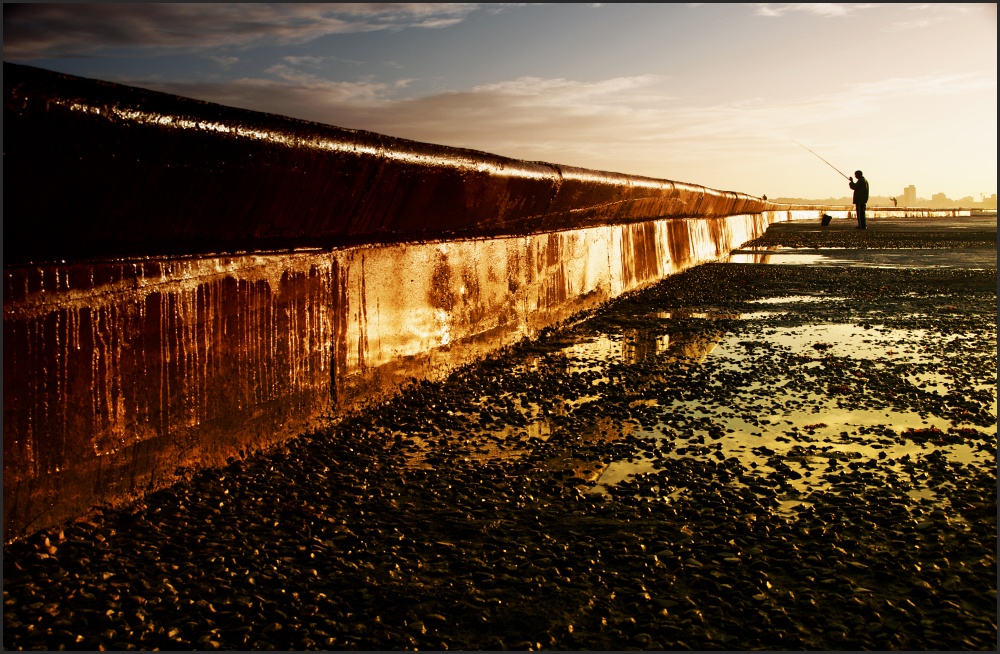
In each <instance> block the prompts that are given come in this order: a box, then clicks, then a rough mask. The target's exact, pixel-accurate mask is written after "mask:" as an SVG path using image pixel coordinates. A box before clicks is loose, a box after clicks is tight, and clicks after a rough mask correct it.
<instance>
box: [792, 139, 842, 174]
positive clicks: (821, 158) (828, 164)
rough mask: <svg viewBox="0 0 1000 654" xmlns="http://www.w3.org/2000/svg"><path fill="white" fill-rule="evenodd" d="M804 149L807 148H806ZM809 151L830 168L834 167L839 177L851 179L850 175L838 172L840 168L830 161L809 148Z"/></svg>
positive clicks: (796, 142)
mask: <svg viewBox="0 0 1000 654" xmlns="http://www.w3.org/2000/svg"><path fill="white" fill-rule="evenodd" d="M791 141H792V143H795V144H796V145H802V144H801V143H799V142H798V141H796V140H795V139H791ZM802 147H803V148H806V146H804V145H802ZM806 150H809V148H806ZM809 152H812V153H813V154H814V155H815V156H816V158H818V159H819V160H820V161H822V162H823V163H825V164H826V165H827V166H829V167H830V168H833V169H834V170H836V171H837V172H838V173H840V176H841V177H843V178H844V179H846V180H847V181H849V182H850V181H852V180H851V177H850V176H849V175H845V174H844V173H841V172H840V170H838V169H837V167H836V166H834V165H833V164H832V163H830V162H829V161H827V160H826V159H824V158H823V157H821V156H819V155H818V154H816V153H815V152H813V151H812V150H809Z"/></svg>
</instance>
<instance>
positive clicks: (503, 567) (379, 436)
mask: <svg viewBox="0 0 1000 654" xmlns="http://www.w3.org/2000/svg"><path fill="white" fill-rule="evenodd" d="M994 230H995V227H994ZM833 231H837V230H833ZM840 231H844V233H843V234H842V235H841V234H839V233H838V234H837V235H836V236H830V237H826V238H828V239H834V240H833V241H822V238H824V237H822V236H817V235H816V234H817V232H816V231H815V230H812V231H811V232H810V231H808V230H801V229H798V228H794V227H793V226H788V227H787V228H785V230H784V231H782V230H781V229H775V228H774V227H772V230H771V231H769V232H768V235H767V236H766V237H765V238H764V239H763V241H762V242H761V243H758V244H750V246H749V247H752V246H754V245H758V246H760V245H772V246H773V245H782V246H788V245H796V246H808V247H812V246H818V245H821V244H823V243H828V242H829V243H833V242H834V241H836V242H840V243H847V242H851V243H855V244H856V243H858V242H859V240H858V239H862V241H863V239H865V238H866V235H864V234H861V235H859V234H857V233H854V232H846V231H845V230H840ZM868 231H869V232H872V231H873V230H868ZM826 233H827V234H830V233H831V232H826ZM810 234H811V235H810ZM994 234H995V231H994ZM874 238H875V237H871V239H874ZM883 238H884V237H883ZM956 238H958V239H959V240H961V239H962V238H969V237H968V236H961V237H956ZM896 240H898V239H896ZM925 240H926V241H927V243H925V244H924V245H913V244H914V243H917V242H919V241H920V239H919V238H916V237H912V236H907V237H906V243H907V244H906V247H935V242H936V243H938V246H940V239H939V238H938V237H936V236H927V237H926V239H925ZM953 240H954V239H953ZM980 240H982V239H980ZM867 242H868V243H869V244H871V243H872V242H873V241H872V240H869V241H867ZM893 243H894V241H893ZM869 246H870V247H880V246H879V245H877V244H873V245H869ZM893 246H894V245H892V244H890V245H884V247H893ZM994 246H995V239H994ZM960 247H961V246H960ZM996 307H997V295H996V269H995V268H992V269H987V270H969V269H961V268H948V267H937V268H872V267H869V268H864V267H851V266H801V265H758V264H733V263H718V264H708V265H703V266H699V267H697V268H695V269H692V270H690V271H688V272H686V273H683V274H680V275H677V276H674V277H671V278H668V279H666V280H664V281H663V282H661V283H660V284H658V285H656V286H655V287H653V288H650V289H647V290H645V291H643V292H640V293H636V294H632V295H629V296H627V297H623V298H620V299H618V300H616V301H614V302H612V303H611V304H610V305H608V306H606V307H604V308H602V309H601V310H600V311H597V312H595V313H594V314H592V315H590V316H587V317H586V318H585V319H582V320H579V321H577V322H575V323H574V324H571V325H565V326H563V327H562V328H560V329H554V330H550V331H547V332H546V333H544V334H542V336H541V337H540V338H539V339H537V340H535V341H533V342H530V343H523V344H521V345H519V346H517V347H513V348H509V349H507V350H505V351H503V352H501V353H499V354H497V355H496V356H493V357H491V358H490V359H488V360H486V361H483V362H480V363H479V364H476V365H473V366H468V367H466V368H463V369H461V370H458V371H456V372H455V373H454V374H453V375H451V376H450V377H449V378H448V379H447V380H445V381H443V382H439V383H427V382H425V383H419V384H415V385H413V386H412V387H410V388H409V389H408V390H407V391H406V392H404V393H403V394H402V395H400V396H398V397H397V398H396V399H394V400H393V401H391V402H389V403H387V404H385V405H383V406H380V407H378V408H376V409H373V410H370V411H366V412H363V413H359V414H356V415H352V416H349V417H346V418H343V419H341V420H339V421H337V422H336V423H332V424H331V425H330V426H329V428H327V429H325V430H321V431H319V432H316V433H312V434H308V435H305V436H302V437H300V438H298V439H295V440H294V441H291V442H289V443H287V444H286V445H285V446H283V447H282V448H280V449H279V450H276V451H273V452H268V453H257V454H254V455H250V456H247V457H246V458H244V459H242V460H236V461H232V462H231V463H230V465H229V466H227V467H226V468H224V469H221V470H213V471H203V472H199V473H196V474H184V475H183V476H181V477H179V482H178V484H177V485H176V486H174V487H172V488H169V489H166V490H164V491H161V492H157V493H155V494H152V495H150V496H148V497H147V498H146V500H145V502H144V503H143V504H142V505H139V506H135V507H131V508H129V509H127V510H123V511H108V512H104V513H102V512H95V513H94V514H93V515H90V516H88V517H87V518H85V519H80V520H77V521H74V522H73V523H70V524H67V525H65V526H64V527H63V528H62V529H50V530H47V531H45V532H40V533H37V534H34V535H32V536H31V537H29V538H27V539H26V540H24V541H22V542H17V543H12V544H9V545H7V546H5V548H4V646H5V648H7V649H37V648H42V649H50V650H56V649H88V650H94V649H154V648H159V649H172V650H177V649H382V650H388V649H433V650H443V649H469V650H475V649H580V648H586V649H597V650H601V649H604V650H608V649H646V650H665V649H699V650H707V649H728V650H733V649H768V650H780V649H810V650H812V649H876V650H887V649H891V650H898V649H949V650H950V649H963V650H964V649H975V650H980V649H982V650H993V649H995V648H996V646H997V624H996V608H997V597H996V588H997V582H996V579H997V569H996V543H997V523H996V512H997V505H996V499H997V479H996V470H997V468H996V465H997V460H996V447H997V436H996V427H997V422H996V372H997V369H996V356H997V350H996V347H997V331H996V322H995V317H996Z"/></svg>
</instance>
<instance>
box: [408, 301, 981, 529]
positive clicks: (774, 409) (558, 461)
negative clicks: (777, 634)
mask: <svg viewBox="0 0 1000 654" xmlns="http://www.w3.org/2000/svg"><path fill="white" fill-rule="evenodd" d="M843 299H844V298H840V297H820V296H806V295H799V296H788V297H783V298H773V299H767V300H763V301H761V302H760V303H761V304H785V303H800V302H801V303H807V302H824V301H843ZM772 315H774V313H773V312H759V313H756V314H733V313H724V312H721V311H711V310H707V311H676V310H672V311H662V312H655V313H653V314H649V315H648V316H646V318H651V317H652V318H657V319H661V320H668V321H683V320H690V319H700V320H704V319H708V320H721V319H739V320H746V321H748V322H744V323H742V324H741V326H740V329H739V331H737V332H734V333H725V332H722V331H712V332H709V333H707V334H705V333H700V334H697V335H695V334H688V333H681V334H654V333H650V331H651V330H649V329H630V330H625V332H624V333H622V334H618V335H616V336H608V335H598V336H587V337H581V338H580V339H579V340H577V341H576V342H573V343H569V344H567V345H565V346H564V347H562V348H560V349H558V350H555V351H553V352H550V353H548V354H546V355H542V356H527V357H526V358H525V360H524V362H523V363H522V364H519V365H517V366H515V370H514V371H513V372H512V374H523V373H525V372H528V371H532V372H534V371H542V372H543V373H548V372H552V371H557V372H561V373H568V374H572V375H584V376H586V377H587V378H588V379H589V381H590V384H591V388H592V392H591V393H588V394H584V395H581V396H578V397H575V398H574V399H566V398H558V397H553V398H552V401H549V402H546V401H545V400H543V401H541V403H539V402H527V401H520V400H518V399H517V398H514V397H511V398H510V399H511V402H512V405H513V408H514V409H515V411H516V412H517V413H518V414H519V415H521V416H522V417H523V419H524V421H525V422H526V426H521V427H518V426H510V425H505V424H503V423H502V421H498V422H497V423H496V424H494V425H484V426H482V430H481V431H479V432H478V434H477V435H472V436H471V437H470V436H469V435H468V434H463V435H462V438H465V439H466V441H464V442H461V446H460V447H459V449H458V451H459V456H461V457H465V458H466V459H467V460H492V459H517V458H522V457H530V456H534V447H533V446H534V445H536V444H537V443H538V442H545V441H549V440H550V438H551V437H552V436H553V435H554V434H558V433H560V432H563V433H565V431H566V428H565V427H563V426H561V425H565V424H566V421H565V419H563V420H560V419H559V418H565V416H567V415H568V414H569V412H570V411H571V410H573V411H578V410H579V409H581V408H586V407H587V406H589V405H595V406H596V408H598V409H599V408H600V404H601V403H602V402H603V401H605V396H606V394H607V393H608V392H613V393H615V394H616V395H620V394H621V392H622V391H623V390H624V391H625V392H626V393H635V392H636V391H637V390H638V388H639V387H640V386H642V387H647V386H648V387H651V388H655V387H656V386H657V385H658V384H659V385H660V386H663V385H664V384H666V385H669V384H672V383H679V384H683V383H685V380H684V379H680V378H677V375H678V374H679V373H678V372H677V371H676V369H674V370H673V371H672V372H668V371H667V370H666V367H669V366H667V364H668V363H674V362H677V363H683V364H701V365H704V366H706V367H705V368H700V373H701V375H702V378H703V379H704V378H706V377H707V378H710V379H711V380H712V383H717V382H718V383H725V382H724V381H723V380H722V378H719V377H716V374H717V373H718V372H734V371H738V372H740V373H745V372H746V371H747V370H753V369H754V367H755V366H756V365H758V364H759V357H762V356H763V357H764V358H765V359H767V358H769V357H772V356H775V355H777V356H780V357H787V356H788V355H792V356H794V357H795V359H796V361H797V362H798V363H797V367H798V368H799V369H800V370H804V371H808V370H809V369H810V368H817V367H820V366H837V365H838V364H843V363H845V362H847V363H849V364H851V370H855V369H857V363H858V362H868V363H867V364H865V365H864V366H863V370H864V371H865V372H866V373H868V374H871V373H872V372H876V373H877V371H878V370H880V369H890V368H891V369H892V371H893V373H894V374H897V375H900V376H901V377H902V378H903V379H904V380H906V381H907V382H909V384H911V385H912V386H911V388H921V389H922V390H924V391H925V392H938V393H941V394H944V393H946V392H949V391H951V390H953V389H956V388H958V387H957V386H956V384H957V382H956V379H957V377H956V376H955V371H954V370H952V369H951V368H949V367H948V366H949V364H947V363H946V362H945V361H944V360H943V359H942V358H941V355H940V351H941V347H942V346H944V347H946V348H948V349H949V350H954V349H956V347H955V346H958V345H961V346H963V347H964V346H965V344H964V343H962V342H960V341H962V339H966V338H973V340H977V339H976V338H975V337H974V336H968V335H964V334H957V335H952V336H946V337H942V336H941V335H939V334H934V335H932V334H930V333H929V332H928V331H927V330H923V329H893V328H889V327H885V326H883V325H867V326H862V325H855V324H810V325H800V326H792V327H772V326H770V325H768V324H766V322H764V321H763V320H762V319H766V318H767V317H768V316H772ZM931 339H934V340H933V341H932V340H931ZM956 339H957V341H956ZM953 341H954V342H953ZM930 345H934V346H935V348H932V347H930ZM762 348H763V351H761V349H762ZM772 353H773V354H772ZM994 354H995V353H994ZM653 357H656V358H657V362H658V363H662V364H663V365H664V366H665V368H664V369H663V372H662V373H659V372H651V373H649V375H640V379H635V378H632V380H631V382H630V386H629V387H627V388H625V387H623V386H622V383H621V378H620V377H619V376H618V375H617V374H616V373H615V372H614V371H613V367H614V366H618V365H622V364H635V363H639V362H643V361H646V360H649V359H650V358H653ZM848 360H849V361H848ZM924 366H925V367H924ZM913 368H916V370H914V369H913ZM774 374H775V373H774V372H773V371H772V372H770V373H767V375H771V376H773V375H774ZM658 375H664V376H665V378H663V377H661V376H658ZM767 375H765V377H764V378H763V379H762V380H753V381H749V382H747V383H744V384H743V385H742V386H740V387H739V388H738V389H736V390H735V391H734V389H732V388H728V389H727V390H728V391H729V393H728V395H729V396H731V399H730V400H728V401H729V402H730V403H731V404H734V405H735V404H738V405H739V406H726V405H724V404H722V403H721V401H720V400H717V399H715V398H714V397H713V394H712V391H711V389H710V388H709V389H707V390H705V391H704V392H703V393H700V394H699V395H698V397H696V398H695V399H693V400H690V401H684V400H678V399H671V400H666V401H665V402H669V404H665V403H664V404H661V402H660V400H657V399H650V398H649V397H648V396H647V397H641V398H639V397H636V398H635V400H634V401H632V402H631V403H630V406H632V407H639V408H642V407H651V408H653V410H655V411H658V412H659V413H660V414H661V417H660V419H659V420H658V421H657V422H656V423H655V424H653V425H652V426H650V424H649V423H648V422H647V423H644V424H646V427H640V426H639V423H638V421H636V420H629V419H625V420H622V419H617V420H612V419H609V418H606V417H604V416H602V415H600V411H597V412H590V413H588V412H587V411H580V412H579V413H578V414H577V415H578V417H577V418H575V419H574V426H573V434H574V436H577V437H578V438H577V439H576V443H577V444H578V445H579V444H583V445H587V444H596V443H602V442H608V441H614V440H618V439H622V438H630V439H639V441H640V442H643V443H644V444H645V445H644V447H643V448H640V450H641V451H640V452H639V453H637V454H636V455H634V456H632V458H630V459H622V458H618V459H615V460H610V461H609V460H607V459H605V460H604V461H593V460H590V461H585V460H583V459H580V458H577V457H576V456H574V454H573V452H572V451H571V448H569V447H567V448H566V449H565V450H560V449H559V448H553V447H549V448H546V449H545V450H544V452H545V456H546V457H547V458H545V459H543V460H539V461H536V462H535V463H536V465H538V466H539V467H540V468H543V469H550V470H560V471H563V472H565V473H566V474H568V475H570V476H571V477H574V478H577V479H581V480H584V481H587V482H591V483H593V485H592V486H591V487H590V488H589V492H592V493H607V492H608V489H609V488H610V487H612V486H614V485H615V484H617V483H619V482H622V481H627V480H629V479H631V478H634V477H636V476H641V475H645V474H651V473H659V474H660V475H662V471H663V470H669V466H670V461H671V460H674V459H679V458H683V457H694V458H697V459H702V460H705V459H706V458H708V460H711V458H714V459H715V460H720V461H721V460H727V459H731V458H735V459H736V460H737V461H739V463H740V464H741V465H742V466H743V467H744V468H745V473H744V474H746V475H749V476H750V477H758V478H759V477H767V476H772V477H773V476H775V475H778V474H780V475H781V476H782V477H783V478H784V479H785V481H786V482H787V483H788V484H789V485H790V486H791V487H792V488H793V489H794V492H793V493H792V494H791V495H790V496H788V497H783V498H780V501H779V504H778V507H777V509H776V510H778V511H780V512H789V511H794V509H795V508H796V507H798V506H799V505H801V504H803V503H808V496H809V494H810V493H811V492H812V491H814V490H817V489H824V490H825V489H829V488H830V487H831V485H832V481H831V479H830V478H828V476H830V475H833V476H834V478H836V476H837V475H839V474H840V473H841V472H845V471H846V472H853V471H854V470H855V469H857V470H861V471H862V473H863V474H869V473H868V472H867V470H868V469H867V466H868V465H869V462H872V463H878V465H877V466H875V465H872V472H871V473H870V474H871V475H872V479H871V480H869V481H870V482H877V483H882V484H893V485H896V484H898V485H901V486H902V487H904V488H905V489H906V492H907V493H908V494H909V495H910V496H911V497H913V498H914V499H916V500H921V499H925V500H933V499H934V497H935V495H936V493H937V490H938V489H931V488H928V487H926V486H925V485H923V484H921V483H920V482H919V480H917V479H912V478H911V476H910V471H911V470H912V468H908V466H909V465H910V464H911V463H913V462H915V461H920V460H921V459H926V458H927V457H930V456H937V455H938V454H942V455H944V456H945V457H946V458H947V460H948V461H949V462H951V463H960V464H963V465H973V466H991V467H992V466H995V463H996V449H995V448H996V432H997V429H996V424H995V423H994V425H993V426H992V427H991V428H983V427H979V426H976V425H974V424H972V423H964V422H961V421H958V420H951V419H949V418H940V417H936V416H933V415H929V414H928V413H922V412H919V411H901V410H899V409H896V408H892V407H886V408H885V409H883V410H873V409H870V408H864V407H858V408H853V407H844V406H842V405H841V404H840V403H841V402H842V401H843V399H844V396H841V395H837V394H831V393H830V392H829V389H828V388H827V387H826V386H827V382H828V381H829V380H827V381H822V382H817V384H819V385H820V386H821V388H820V390H819V391H818V392H806V393H803V392H796V391H791V390H789V391H782V390H781V389H782V388H783V387H784V386H785V385H786V384H787V383H789V381H791V377H790V376H789V374H781V373H780V372H779V373H777V375H778V377H777V379H772V378H769V377H768V376H767ZM647 377H648V378H647ZM654 377H655V378H654ZM743 378H744V379H745V377H743ZM848 379H850V378H849V377H848ZM800 381H801V380H800ZM995 381H996V380H995V377H994V379H993V380H992V386H989V385H986V386H983V385H982V384H981V383H978V384H975V387H976V388H983V389H986V390H990V391H991V392H992V391H994V390H995ZM965 383H966V384H968V383H969V382H968V380H965ZM578 392H579V387H577V390H575V391H574V393H578ZM733 392H735V395H733ZM620 399H621V398H620V397H617V398H616V402H617V401H618V400H620ZM617 403H620V402H617ZM496 404H497V402H496V398H486V397H483V398H480V406H481V407H486V406H493V407H495V406H496ZM996 411H997V403H996V395H995V394H994V395H993V403H992V412H993V415H994V416H995V415H996ZM469 416H470V419H471V421H472V422H473V423H475V422H477V421H478V418H476V416H475V411H473V412H470V414H469ZM588 416H589V418H588ZM955 429H967V430H972V429H975V430H976V431H977V432H978V433H980V434H985V435H986V436H987V437H988V439H987V443H985V444H984V443H983V442H981V441H976V440H972V439H971V438H970V439H967V442H951V443H949V442H945V441H941V442H937V441H936V440H935V439H934V438H913V437H912V435H911V436H907V435H906V434H904V432H906V431H907V430H916V431H918V432H921V433H924V434H929V435H933V434H934V433H935V432H934V431H933V430H938V432H937V433H942V434H947V433H948V431H949V430H955ZM969 433H970V434H971V432H969ZM413 438H414V440H415V441H417V442H419V443H420V445H421V447H420V448H419V451H417V452H415V453H414V456H413V457H412V460H411V463H412V465H415V466H416V465H422V466H426V465H434V464H435V463H438V462H437V461H435V460H434V459H433V455H434V448H433V442H427V441H421V440H420V438H419V437H413ZM437 438H439V437H436V438H430V439H429V440H430V441H435V440H437ZM990 439H991V440H990ZM938 440H940V439H938ZM452 445H454V441H453V442H452ZM560 452H562V453H560ZM428 457H430V458H428ZM709 457H711V458H709ZM831 462H832V465H831ZM772 464H777V466H778V468H779V469H776V468H775V467H772ZM876 476H877V478H876ZM666 479H669V477H666ZM665 483H668V484H669V482H668V481H667V482H665ZM685 492H686V490H685V489H684V488H678V489H675V490H673V491H671V492H669V493H665V495H666V496H667V497H668V498H669V497H675V498H676V497H677V496H679V495H680V494H683V493H685Z"/></svg>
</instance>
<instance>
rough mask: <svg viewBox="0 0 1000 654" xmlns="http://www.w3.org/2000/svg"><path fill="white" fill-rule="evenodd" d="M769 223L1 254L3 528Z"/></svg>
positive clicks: (109, 490) (365, 397) (476, 346)
mask: <svg viewBox="0 0 1000 654" xmlns="http://www.w3.org/2000/svg"><path fill="white" fill-rule="evenodd" d="M767 224H768V217H767V216H764V215H750V216H732V217H728V218H713V219H701V220H661V221H652V222H647V223H637V224H632V225H612V226H601V227H593V228H587V229H580V230H572V231H566V232H559V233H554V234H538V235H530V236H524V237H510V238H497V239H482V240H466V241H453V242H447V243H431V244H408V245H395V246H383V247H359V248H351V249H345V250H338V251H334V252H326V253H323V252H315V251H314V252H301V253H292V254H274V255H245V256H232V257H214V258H213V257H208V258H201V259H199V258H178V259H147V260H138V261H134V262H133V261H128V262H123V261H118V262H104V263H90V264H65V265H46V266H22V267H8V268H5V269H4V278H5V279H4V283H5V296H4V500H5V501H4V525H5V534H7V535H8V536H7V537H8V538H9V537H10V535H12V534H14V533H16V532H17V531H19V530H22V529H25V528H29V527H31V528H37V527H39V526H42V525H44V524H51V523H52V522H53V521H55V520H59V519H61V518H64V517H69V516H72V515H75V514H79V513H82V512H83V510H85V509H86V508H87V507H89V506H91V505H93V504H94V503H96V502H100V501H117V500H120V499H123V498H127V497H129V496H134V495H135V494H136V493H139V492H141V491H143V490H145V489H149V488H155V487H157V486H161V485H163V484H165V483H168V482H169V481H171V476H172V474H173V471H174V470H175V468H176V467H177V466H208V465H215V464H219V463H221V462H223V461H225V459H226V458H227V457H229V456H233V455H235V454H236V453H238V452H239V450H241V449H242V450H250V449H254V448H257V447H260V446H264V445H267V444H270V443H274V442H278V441H280V440H283V439H285V438H288V437H290V436H294V435H296V434H299V433H302V432H303V431H305V430H306V429H307V428H308V427H309V426H310V425H313V424H315V423H316V421H317V420H318V419H319V418H320V416H322V415H326V414H330V413H331V412H334V411H338V410H343V409H345V408H348V407H350V406H352V405H356V404H358V403H364V402H368V401H372V400H375V399H378V398H380V397H384V396H385V395H387V394H390V393H392V392H394V391H395V390H396V389H397V388H398V386H399V384H400V383H401V382H402V381H403V380H405V379H409V378H411V377H417V378H435V377H439V376H441V375H442V374H444V373H445V372H447V371H448V370H449V369H451V368H454V367H456V366H459V365H462V364H464V363H467V362H468V361H470V360H472V359H474V358H477V357H479V356H482V355H483V354H485V353H487V352H489V351H492V350H495V349H496V348H497V347H500V346H502V345H505V344H509V343H513V342H515V341H517V340H519V339H520V338H522V337H524V336H530V335H532V334H534V333H536V332H537V331H538V330H539V329H541V328H543V327H545V326H548V325H551V324H554V323H556V322H558V321H560V320H562V319H565V318H567V317H569V316H570V315H572V314H573V313H576V312H578V311H580V310H583V309H588V308H592V307H594V306H596V305H598V304H599V303H601V302H603V301H605V300H607V299H609V298H611V297H614V296H616V295H619V294H621V293H623V292H627V291H630V290H633V289H636V288H639V287H641V286H643V285H646V284H649V283H651V282H653V281H656V280H657V279H659V278H661V277H663V276H665V275H667V274H670V273H672V272H676V271H679V270H682V269H684V268H686V267H689V266H691V265H694V264H696V263H699V262H700V261H703V260H706V259H714V258H717V257H719V256H721V255H723V254H725V253H726V252H728V251H729V250H730V249H731V248H733V247H735V246H738V245H740V244H741V243H743V242H745V241H747V240H749V239H751V238H754V237H756V236H759V235H760V234H762V233H763V231H764V230H765V229H766V227H767ZM331 382H332V384H331Z"/></svg>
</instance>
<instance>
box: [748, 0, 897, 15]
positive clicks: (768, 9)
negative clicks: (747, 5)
mask: <svg viewBox="0 0 1000 654" xmlns="http://www.w3.org/2000/svg"><path fill="white" fill-rule="evenodd" d="M751 6H752V7H753V8H754V10H755V11H754V13H755V14H756V15H758V16H766V17H769V18H777V17H781V16H784V15H785V14H788V13H792V12H801V13H807V14H812V15H814V16H821V17H823V18H840V17H843V16H850V15H851V14H853V13H855V12H856V11H858V10H861V9H871V8H873V7H877V6H878V5H876V4H848V3H840V2H789V3H767V2H764V3H751Z"/></svg>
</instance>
